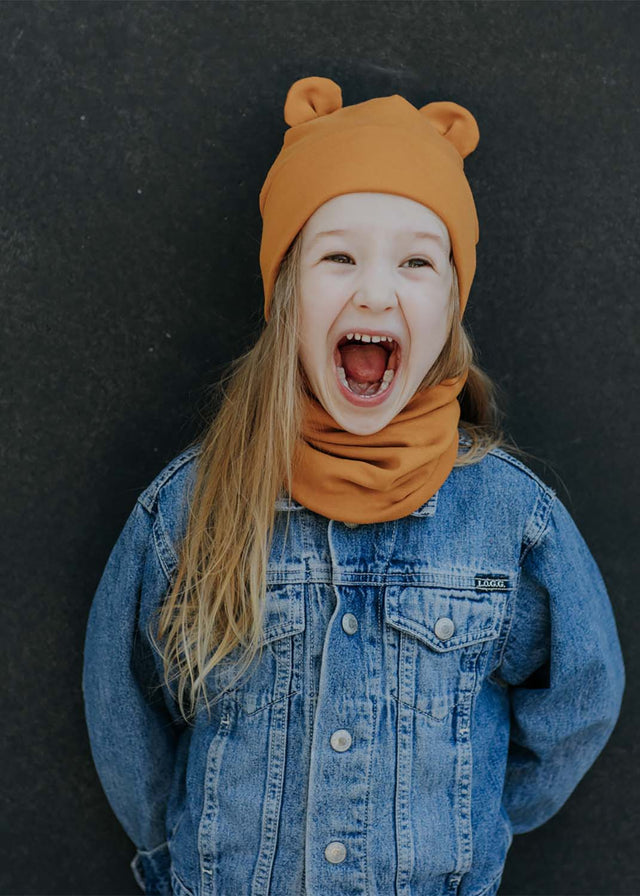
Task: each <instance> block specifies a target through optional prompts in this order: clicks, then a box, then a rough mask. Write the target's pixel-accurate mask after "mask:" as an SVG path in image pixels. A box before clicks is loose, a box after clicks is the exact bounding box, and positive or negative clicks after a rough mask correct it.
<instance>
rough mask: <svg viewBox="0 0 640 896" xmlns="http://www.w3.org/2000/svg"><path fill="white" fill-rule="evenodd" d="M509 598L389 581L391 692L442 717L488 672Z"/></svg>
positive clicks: (387, 627)
mask: <svg viewBox="0 0 640 896" xmlns="http://www.w3.org/2000/svg"><path fill="white" fill-rule="evenodd" d="M505 600H506V596H505V594H504V593H493V592H491V593H490V592H486V593H485V592H482V593H478V592H476V591H474V590H472V589H467V590H464V589H446V588H435V587H431V586H414V585H412V586H408V587H407V586H404V585H388V586H387V587H386V590H385V606H384V615H385V623H386V625H385V630H386V633H387V637H386V645H387V656H388V662H387V675H388V682H389V684H388V686H389V691H390V693H391V696H392V697H394V698H395V699H396V700H398V701H399V702H401V703H404V704H406V705H408V706H410V707H412V708H413V709H415V710H417V711H418V712H421V713H424V714H426V715H427V716H429V717H430V718H431V719H433V720H434V721H437V722H442V721H444V720H445V719H446V718H447V717H448V716H449V714H450V713H451V710H452V709H453V708H454V706H455V705H456V704H457V703H458V702H459V701H460V700H461V699H462V698H463V696H464V695H465V694H468V693H469V692H473V691H474V689H475V687H476V685H477V683H478V680H479V678H480V676H481V675H482V674H483V673H484V672H485V670H486V667H487V663H488V660H489V656H490V654H491V648H492V646H493V645H494V644H495V639H496V638H497V637H498V635H499V633H500V624H501V621H502V617H503V615H504V607H505Z"/></svg>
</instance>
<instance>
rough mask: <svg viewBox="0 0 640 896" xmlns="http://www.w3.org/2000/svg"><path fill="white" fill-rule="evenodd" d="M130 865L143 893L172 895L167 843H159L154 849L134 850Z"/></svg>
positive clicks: (162, 895) (160, 895)
mask: <svg viewBox="0 0 640 896" xmlns="http://www.w3.org/2000/svg"><path fill="white" fill-rule="evenodd" d="M130 867H131V870H132V871H133V876H134V877H135V879H136V883H137V884H138V886H139V887H140V888H141V890H142V892H143V893H153V894H156V896H172V888H171V855H170V853H169V844H168V843H166V842H165V843H161V844H160V846H156V847H155V848H154V849H148V850H144V849H138V850H136V854H135V856H134V857H133V859H132V860H131V864H130Z"/></svg>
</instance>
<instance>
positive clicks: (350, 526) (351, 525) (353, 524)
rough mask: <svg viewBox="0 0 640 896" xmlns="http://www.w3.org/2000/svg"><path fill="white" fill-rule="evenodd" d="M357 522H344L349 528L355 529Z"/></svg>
mask: <svg viewBox="0 0 640 896" xmlns="http://www.w3.org/2000/svg"><path fill="white" fill-rule="evenodd" d="M357 525H358V523H345V526H348V527H349V528H350V529H355V528H356V526H357Z"/></svg>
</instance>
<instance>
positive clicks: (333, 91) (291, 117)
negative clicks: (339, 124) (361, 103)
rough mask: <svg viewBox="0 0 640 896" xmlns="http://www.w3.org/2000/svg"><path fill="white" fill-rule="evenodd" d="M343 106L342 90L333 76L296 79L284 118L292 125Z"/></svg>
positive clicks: (291, 88) (285, 105) (285, 108)
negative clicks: (332, 78) (333, 79)
mask: <svg viewBox="0 0 640 896" xmlns="http://www.w3.org/2000/svg"><path fill="white" fill-rule="evenodd" d="M341 108H342V91H341V90H340V87H339V86H338V85H337V84H336V82H335V81H332V80H331V78H319V77H316V76H313V77H309V78H300V79H299V80H297V81H294V82H293V84H292V85H291V87H290V88H289V91H288V93H287V99H286V100H285V104H284V120H285V121H286V123H287V124H288V125H289V126H290V127H294V126H295V125H297V124H304V122H305V121H311V120H312V119H313V118H319V117H320V116H322V115H328V114H329V113H330V112H335V111H336V109H341Z"/></svg>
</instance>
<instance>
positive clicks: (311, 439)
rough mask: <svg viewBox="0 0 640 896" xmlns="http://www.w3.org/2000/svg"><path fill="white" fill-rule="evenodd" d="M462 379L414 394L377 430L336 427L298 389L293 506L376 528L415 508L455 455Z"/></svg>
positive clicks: (317, 404)
mask: <svg viewBox="0 0 640 896" xmlns="http://www.w3.org/2000/svg"><path fill="white" fill-rule="evenodd" d="M467 376H468V373H465V374H463V375H461V376H460V377H458V378H452V379H448V380H443V381H442V382H441V383H439V384H438V385H437V386H431V387H430V388H428V389H423V390H422V391H418V392H416V393H415V395H414V396H413V397H412V398H411V400H410V401H409V402H408V404H406V405H405V407H404V408H403V409H402V410H401V411H400V412H399V413H398V414H396V416H395V417H394V418H393V420H391V421H390V423H388V424H387V426H385V427H384V428H383V429H381V430H380V431H379V432H375V433H372V434H371V435H354V434H353V433H350V432H347V431H345V430H344V429H340V428H339V427H338V425H337V423H336V422H335V420H334V419H333V417H331V415H330V414H329V413H327V411H326V410H325V409H324V407H323V406H322V405H321V404H320V402H319V401H318V399H317V398H316V397H315V395H313V394H310V393H309V392H308V391H305V393H304V395H305V409H304V416H303V423H302V437H301V439H299V440H298V445H297V449H296V455H295V458H294V470H293V481H292V487H291V494H292V497H293V498H294V500H296V501H298V502H299V503H300V504H303V505H304V506H305V507H308V508H309V510H313V511H314V512H315V513H319V514H321V515H322V516H325V517H327V518H328V519H333V520H340V521H341V522H347V523H381V522H385V521H387V520H396V519H400V518H401V517H403V516H407V515H408V514H410V513H412V512H413V511H414V510H417V509H418V507H420V506H422V504H424V503H425V502H426V501H428V500H429V498H430V497H431V496H432V495H434V494H435V493H436V492H437V490H438V489H439V488H440V486H441V485H442V484H443V482H444V481H445V479H446V478H447V476H448V475H449V473H450V472H451V470H452V469H453V465H454V463H455V460H456V457H457V453H458V422H459V420H460V405H459V403H458V400H457V398H458V395H459V394H460V392H461V391H462V388H463V386H464V384H465V382H466V380H467Z"/></svg>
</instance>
